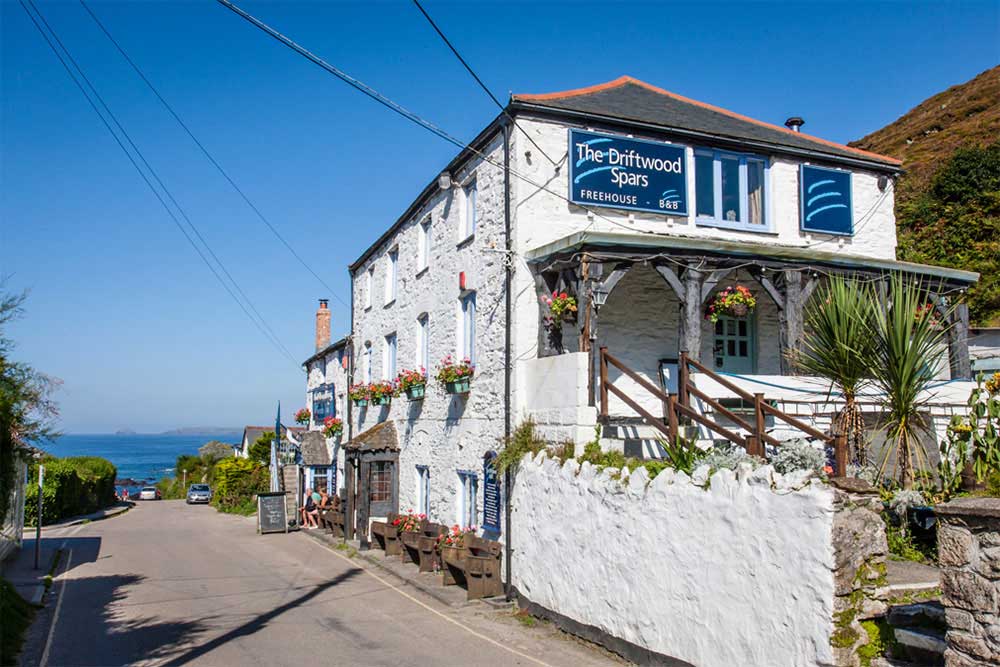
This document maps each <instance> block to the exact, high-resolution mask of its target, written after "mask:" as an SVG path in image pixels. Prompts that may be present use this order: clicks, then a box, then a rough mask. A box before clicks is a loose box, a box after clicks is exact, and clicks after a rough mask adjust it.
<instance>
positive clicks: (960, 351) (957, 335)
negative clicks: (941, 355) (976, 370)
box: [948, 303, 972, 380]
mask: <svg viewBox="0 0 1000 667" xmlns="http://www.w3.org/2000/svg"><path fill="white" fill-rule="evenodd" d="M948 362H949V365H950V366H951V379H952V380H971V379H972V362H971V361H970V360H969V306H968V304H965V303H959V304H956V305H955V310H954V311H952V313H951V327H950V328H949V329H948Z"/></svg>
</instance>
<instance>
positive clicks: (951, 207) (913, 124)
mask: <svg viewBox="0 0 1000 667" xmlns="http://www.w3.org/2000/svg"><path fill="white" fill-rule="evenodd" d="M851 145H852V146H856V147H858V148H863V149H865V150H870V151H875V152H877V153H883V154H885V155H891V156H893V157H897V158H900V159H902V160H903V168H904V169H905V170H906V174H904V175H903V176H902V177H901V178H900V180H899V182H898V183H897V185H896V224H897V231H898V233H899V249H898V256H899V259H903V260H907V261H912V262H921V263H925V264H939V265H943V266H951V267H955V268H962V269H968V270H971V271H978V272H979V273H980V274H982V278H981V279H980V283H979V284H978V285H977V286H976V287H975V288H974V289H973V290H972V291H971V292H970V294H969V309H970V314H971V317H972V320H973V322H974V323H976V324H979V325H981V326H987V325H992V326H1000V67H994V68H993V69H990V70H987V71H986V72H983V73H982V74H980V75H979V76H977V77H976V78H974V79H972V80H971V81H968V82H966V83H963V84H960V85H957V86H952V87H951V88H949V89H948V90H945V91H944V92H942V93H939V94H937V95H934V96H933V97H931V98H929V99H927V100H925V101H924V102H922V103H921V104H920V105H918V106H917V107H915V108H914V109H912V110H910V111H909V112H908V113H906V114H905V115H904V116H902V117H901V118H899V119H898V120H896V121H895V122H893V123H891V124H890V125H887V126H886V127H884V128H882V129H881V130H878V131H877V132H873V133H872V134H869V135H868V136H866V137H864V138H863V139H860V140H859V141H855V142H852V144H851Z"/></svg>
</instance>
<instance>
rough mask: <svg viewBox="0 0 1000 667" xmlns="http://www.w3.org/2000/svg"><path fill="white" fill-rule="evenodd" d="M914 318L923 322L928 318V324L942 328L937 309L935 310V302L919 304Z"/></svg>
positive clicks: (933, 327)
mask: <svg viewBox="0 0 1000 667" xmlns="http://www.w3.org/2000/svg"><path fill="white" fill-rule="evenodd" d="M913 319H914V321H915V322H921V321H923V320H924V319H926V320H927V324H929V325H930V327H931V328H932V329H940V328H941V320H940V319H939V318H938V316H937V311H936V310H934V304H933V303H926V304H924V305H922V306H917V310H916V312H915V313H914V314H913Z"/></svg>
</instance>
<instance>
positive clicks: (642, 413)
mask: <svg viewBox="0 0 1000 667" xmlns="http://www.w3.org/2000/svg"><path fill="white" fill-rule="evenodd" d="M608 391H610V392H611V393H613V394H614V395H615V396H617V397H618V398H620V399H622V400H623V401H625V404H626V405H628V406H629V407H630V408H632V409H633V410H635V411H636V412H638V413H639V415H640V416H642V417H643V418H645V420H646V421H647V422H649V423H650V425H652V426H654V427H655V428H656V429H657V430H658V431H660V432H661V433H663V435H665V436H667V437H668V438H673V435H672V434H671V433H670V428H669V427H667V426H665V425H664V424H663V421H662V420H659V419H657V418H656V417H654V416H653V415H651V414H650V413H649V412H647V411H646V410H645V409H644V408H643V407H642V406H640V405H639V404H638V403H636V402H635V401H633V400H632V399H631V398H629V396H628V395H627V394H626V393H625V392H624V391H622V390H621V389H619V388H618V387H616V386H615V385H613V384H610V383H609V384H608Z"/></svg>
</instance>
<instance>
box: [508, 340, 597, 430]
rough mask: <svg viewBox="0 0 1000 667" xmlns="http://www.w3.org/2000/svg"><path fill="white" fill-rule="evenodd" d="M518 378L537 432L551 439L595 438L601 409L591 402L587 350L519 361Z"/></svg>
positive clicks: (526, 415) (528, 415) (523, 417)
mask: <svg viewBox="0 0 1000 667" xmlns="http://www.w3.org/2000/svg"><path fill="white" fill-rule="evenodd" d="M517 377H518V380H519V382H520V383H522V385H523V386H522V388H521V391H523V395H524V397H525V403H526V404H527V405H529V406H531V407H530V410H528V411H526V412H525V413H524V414H522V415H520V419H518V420H517V421H522V420H523V419H525V418H527V417H531V418H532V419H533V420H534V421H535V423H536V424H537V425H538V426H537V428H536V433H537V434H538V436H539V437H541V438H543V439H545V440H546V441H548V442H555V443H558V442H565V441H571V442H573V443H581V442H587V441H588V440H591V439H593V438H594V427H595V426H596V425H597V411H596V410H595V409H594V408H592V407H590V406H589V405H588V404H587V403H588V391H587V353H585V352H573V353H569V354H560V355H555V356H551V357H542V358H540V359H525V360H523V361H520V362H518V364H517Z"/></svg>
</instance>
